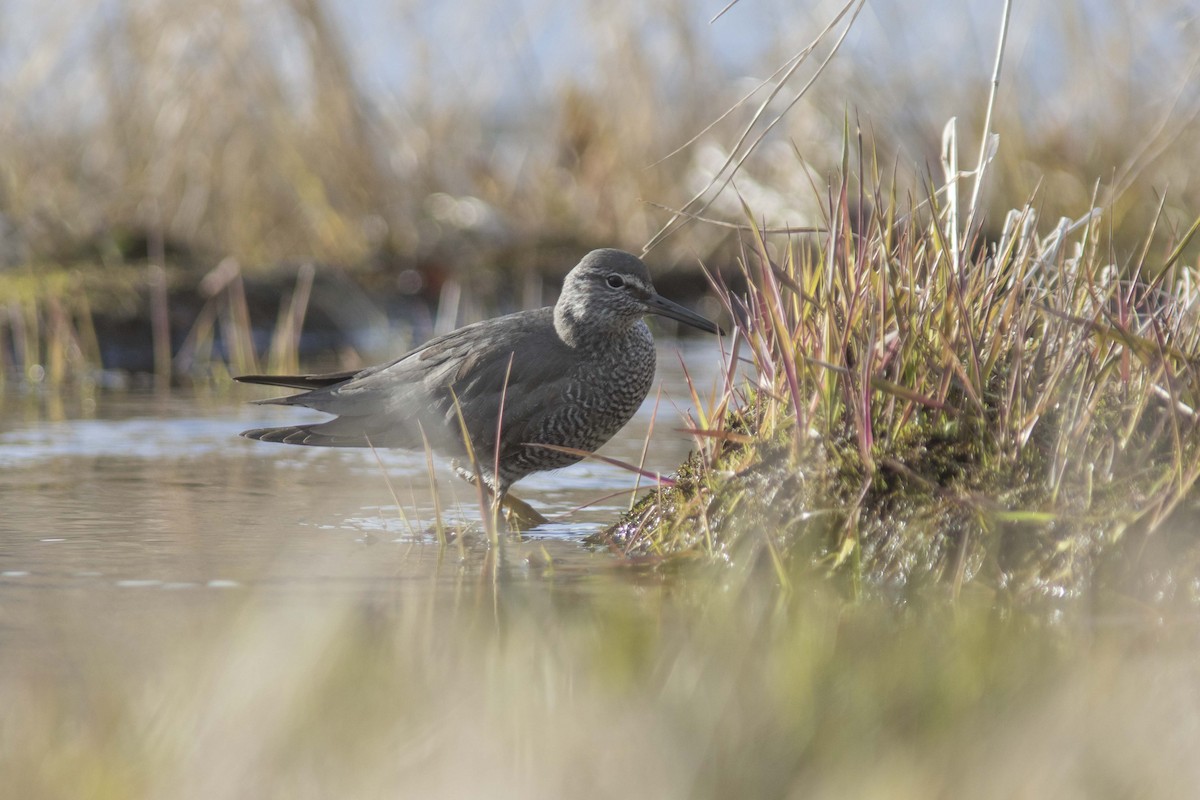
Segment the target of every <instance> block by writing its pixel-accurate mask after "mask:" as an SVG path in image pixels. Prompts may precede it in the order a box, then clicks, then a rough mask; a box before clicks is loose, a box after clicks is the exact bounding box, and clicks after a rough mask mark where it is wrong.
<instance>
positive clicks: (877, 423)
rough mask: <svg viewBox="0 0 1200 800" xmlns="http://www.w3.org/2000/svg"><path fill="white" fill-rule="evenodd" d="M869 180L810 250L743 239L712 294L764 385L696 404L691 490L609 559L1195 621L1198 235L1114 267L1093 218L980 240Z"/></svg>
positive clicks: (639, 515) (634, 518)
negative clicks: (1108, 589) (1142, 610)
mask: <svg viewBox="0 0 1200 800" xmlns="http://www.w3.org/2000/svg"><path fill="white" fill-rule="evenodd" d="M858 144H859V145H860V149H861V142H860V143H858ZM847 145H849V142H847ZM847 152H850V148H849V147H847ZM863 166H864V165H863V164H862V163H859V164H858V166H857V171H856V172H852V171H851V170H850V169H849V168H847V169H846V171H844V172H843V173H842V174H843V176H844V177H843V178H842V179H841V181H840V185H839V184H838V183H837V182H835V184H834V186H833V188H832V190H831V191H830V193H829V200H828V203H827V207H826V213H825V219H824V225H823V226H822V227H823V228H824V229H825V232H824V233H821V234H818V235H807V236H796V235H788V234H787V233H786V232H768V231H764V230H761V229H758V228H751V229H750V230H748V231H747V233H746V235H745V239H744V241H745V249H744V252H743V259H742V264H743V277H744V279H745V282H746V284H747V285H748V286H749V289H748V293H747V294H744V295H743V294H739V293H736V292H733V291H730V290H729V289H727V288H725V286H724V285H723V283H721V282H720V281H719V280H717V281H715V283H714V286H715V288H716V290H717V291H718V293H719V294H720V296H721V297H722V298H723V302H724V304H725V306H726V308H727V309H728V311H729V313H730V315H731V316H732V317H733V318H734V319H735V320H736V327H735V330H734V333H733V337H732V338H731V340H730V343H729V359H730V363H731V364H732V363H733V362H735V361H737V360H740V359H745V360H748V361H749V362H751V363H752V365H753V372H754V378H753V379H752V381H751V384H750V385H748V386H740V385H738V383H737V382H736V381H734V380H732V379H731V380H729V381H727V382H726V384H725V387H724V391H723V393H719V394H718V396H716V397H714V398H711V399H710V400H709V402H708V406H707V408H708V410H707V412H706V413H702V414H701V416H702V418H700V419H697V420H695V421H694V426H693V427H694V428H695V429H696V435H697V438H698V441H699V442H700V443H701V445H702V450H701V452H700V453H699V454H698V455H697V456H696V457H695V458H694V459H693V460H692V461H691V462H690V463H689V464H688V465H687V466H686V468H685V471H684V473H683V478H682V479H681V480H680V481H679V482H678V483H677V484H676V485H675V486H674V487H673V488H669V489H664V490H661V491H659V492H657V493H655V494H652V495H650V496H649V497H647V498H646V499H645V500H644V501H643V502H642V504H641V506H640V507H639V508H637V509H635V511H634V512H633V513H632V514H631V515H630V517H629V518H627V519H626V520H625V521H624V522H622V523H621V524H620V525H618V526H616V527H614V528H613V529H612V530H611V531H609V533H608V535H607V537H606V541H608V542H609V543H610V544H612V545H614V546H617V547H619V548H620V549H621V550H622V551H623V552H626V553H630V554H635V553H636V554H664V553H678V552H685V551H703V552H705V553H707V554H709V555H717V556H723V557H734V558H747V557H750V558H757V557H760V556H761V557H763V558H769V559H771V560H773V561H774V562H775V564H776V566H777V568H778V569H779V571H780V575H781V576H782V577H783V579H784V580H785V581H786V579H787V575H788V574H789V573H790V571H791V566H794V565H796V564H803V565H807V566H808V567H816V568H818V569H820V570H824V571H828V572H830V573H833V574H836V575H840V576H842V577H843V578H844V579H845V580H846V581H847V582H848V583H849V584H850V585H851V586H852V587H853V588H854V590H855V591H863V590H866V589H867V588H868V587H869V588H870V589H871V590H873V591H883V592H888V591H903V590H904V587H906V586H908V585H910V584H914V583H915V584H917V585H922V584H926V583H928V582H930V581H935V580H944V581H945V582H946V583H947V584H948V585H950V586H951V587H952V589H953V591H954V592H956V593H957V592H958V591H959V590H960V589H961V587H962V586H963V585H964V584H965V583H969V582H972V581H978V582H980V583H982V584H984V585H986V586H988V587H990V588H991V589H993V590H997V591H999V592H1001V593H1003V594H1006V595H1013V596H1017V597H1021V596H1026V595H1030V594H1033V595H1040V596H1045V597H1051V596H1053V597H1061V596H1064V595H1075V594H1079V593H1082V592H1084V591H1085V590H1087V589H1088V588H1090V587H1092V586H1094V585H1095V584H1097V583H1099V582H1102V581H1105V580H1110V581H1116V582H1117V583H1119V584H1120V585H1121V586H1122V587H1124V588H1125V589H1129V588H1130V587H1129V586H1127V585H1126V582H1127V581H1128V580H1132V575H1133V574H1136V575H1140V576H1142V577H1143V578H1144V577H1145V576H1146V575H1148V574H1156V575H1157V578H1156V579H1155V583H1156V584H1157V585H1156V586H1153V587H1147V586H1139V589H1138V593H1139V594H1140V593H1141V592H1143V591H1144V592H1148V594H1149V595H1153V596H1156V597H1158V598H1159V599H1163V597H1164V593H1165V595H1168V596H1170V597H1172V598H1175V599H1180V600H1186V601H1187V602H1194V601H1195V600H1196V599H1197V598H1196V597H1195V589H1194V578H1195V577H1196V576H1197V575H1198V574H1200V549H1198V548H1197V547H1196V543H1195V542H1194V537H1193V536H1192V535H1191V530H1192V529H1193V527H1194V525H1193V522H1194V520H1195V516H1196V513H1197V509H1196V502H1197V496H1196V492H1195V491H1194V487H1195V484H1196V480H1197V477H1200V466H1197V465H1198V464H1200V414H1198V413H1197V411H1196V410H1195V409H1196V408H1197V406H1198V403H1200V374H1198V373H1197V368H1198V367H1200V325H1198V324H1197V323H1198V321H1200V319H1198V316H1197V315H1198V313H1200V311H1198V309H1200V306H1198V305H1197V297H1196V292H1197V278H1198V275H1197V272H1196V270H1195V268H1194V267H1193V266H1192V265H1190V264H1187V263H1184V262H1183V260H1182V259H1181V253H1183V252H1184V250H1185V248H1186V246H1187V245H1188V243H1189V242H1190V241H1191V239H1192V238H1193V236H1194V235H1195V234H1196V231H1197V228H1198V227H1200V221H1198V222H1197V223H1196V224H1193V225H1192V226H1191V227H1190V229H1173V230H1169V231H1167V237H1166V242H1165V245H1164V246H1163V247H1161V248H1156V247H1154V246H1152V244H1151V242H1152V241H1153V240H1154V237H1155V235H1156V233H1162V232H1161V231H1158V232H1156V231H1147V236H1146V243H1145V246H1144V247H1143V248H1141V249H1140V250H1139V251H1137V252H1135V253H1133V254H1130V255H1126V256H1118V255H1117V253H1118V252H1119V251H1118V249H1117V248H1116V247H1115V246H1114V243H1113V241H1112V239H1111V236H1110V234H1111V225H1110V222H1109V216H1108V212H1107V210H1106V209H1103V208H1095V209H1093V210H1092V211H1090V212H1088V213H1086V214H1084V215H1083V216H1082V217H1081V218H1079V219H1077V220H1074V221H1072V220H1067V219H1063V220H1061V221H1060V222H1058V223H1056V224H1049V225H1048V224H1046V222H1045V221H1044V220H1043V219H1042V218H1041V217H1040V214H1039V209H1038V201H1037V198H1033V199H1031V201H1030V202H1029V203H1028V204H1026V205H1024V206H1023V207H1021V208H1017V209H1014V210H1013V211H1011V212H1010V213H1009V214H1008V215H1007V216H1005V218H1004V222H1003V225H1002V226H999V227H1000V230H1001V233H1000V235H999V236H998V238H996V239H987V238H985V237H983V236H982V235H981V234H980V233H979V230H980V227H981V226H980V225H979V223H978V221H976V220H973V219H972V216H970V215H968V214H967V213H965V211H964V213H963V214H962V215H960V214H959V207H958V205H957V204H956V202H955V201H954V200H948V199H947V198H948V197H950V198H953V197H956V196H957V195H955V194H954V191H956V190H957V189H958V187H957V186H955V184H954V182H953V181H952V182H951V183H950V184H948V185H947V187H945V188H944V189H943V190H941V191H940V192H933V191H932V190H931V191H930V193H929V194H928V195H927V196H926V197H925V199H924V201H919V200H917V199H915V198H911V197H910V198H900V197H897V196H896V195H895V194H890V195H889V194H885V191H886V190H885V189H883V188H881V187H882V186H883V181H882V180H881V178H880V175H879V171H878V167H877V166H875V165H872V164H869V163H868V164H866V169H865V170H864V168H863ZM964 183H965V182H964ZM962 207H963V208H964V209H966V208H967V206H966V204H965V203H964V204H963V206H962ZM750 214H752V209H751V210H750ZM857 220H863V221H862V223H861V224H860V223H857V222H856V221H857ZM852 223H854V224H852ZM1117 259H1120V260H1117ZM732 372H733V370H732V369H731V370H730V374H731V375H732ZM789 565H791V566H789ZM1135 582H1136V581H1135Z"/></svg>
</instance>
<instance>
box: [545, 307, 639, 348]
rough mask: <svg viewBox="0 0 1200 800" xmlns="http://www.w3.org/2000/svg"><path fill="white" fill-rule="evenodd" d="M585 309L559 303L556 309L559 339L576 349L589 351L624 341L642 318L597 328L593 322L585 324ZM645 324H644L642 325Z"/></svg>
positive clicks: (555, 319)
mask: <svg viewBox="0 0 1200 800" xmlns="http://www.w3.org/2000/svg"><path fill="white" fill-rule="evenodd" d="M582 312H583V309H581V308H578V307H576V306H574V305H572V304H564V303H559V304H558V305H556V306H555V307H554V330H555V331H556V332H557V333H558V338H560V339H562V341H563V342H564V343H565V344H566V345H567V346H568V347H572V348H575V349H581V350H588V349H591V348H594V347H602V346H608V347H611V343H612V342H613V340H614V339H623V338H625V337H627V336H629V334H630V333H631V332H632V331H633V329H634V328H636V327H637V325H638V323H639V322H641V318H640V317H639V318H636V319H631V320H619V321H618V320H614V321H613V324H611V325H604V326H597V325H596V324H594V322H593V321H588V322H584V321H583V319H582V316H583V314H582ZM642 324H643V325H644V324H645V323H644V322H643V323H642Z"/></svg>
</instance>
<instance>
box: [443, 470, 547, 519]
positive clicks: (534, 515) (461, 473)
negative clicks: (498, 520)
mask: <svg viewBox="0 0 1200 800" xmlns="http://www.w3.org/2000/svg"><path fill="white" fill-rule="evenodd" d="M452 466H453V467H454V472H455V473H456V474H457V475H458V477H460V478H462V479H463V480H464V481H466V482H467V483H469V484H471V485H472V486H478V485H480V483H482V485H483V487H484V489H485V490H486V491H487V493H488V496H489V498H491V497H494V490H493V489H492V487H491V486H488V484H487V482H486V481H481V482H477V481H476V478H475V473H473V472H471V470H469V469H467V468H466V467H464V466H463V465H462V464H459V463H458V462H457V461H455V462H453V464H452ZM499 499H500V507H501V509H502V510H503V511H504V519H505V521H506V522H507V523H508V528H509V530H511V531H515V532H520V531H527V530H530V529H531V528H536V527H537V526H539V525H545V524H546V523H547V522H549V521H550V520H548V519H546V518H545V517H544V516H542V515H541V514H540V513H539V512H538V510H537V509H536V508H534V507H533V506H531V505H529V503H526V502H525V501H524V500H522V499H521V498H519V497H517V496H515V495H513V494H512V493H511V492H509V491H508V490H505V491H503V492H501V493H500V498H499Z"/></svg>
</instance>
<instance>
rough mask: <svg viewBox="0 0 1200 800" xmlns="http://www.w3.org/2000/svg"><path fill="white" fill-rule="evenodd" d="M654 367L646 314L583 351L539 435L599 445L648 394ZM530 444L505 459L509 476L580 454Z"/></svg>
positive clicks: (587, 446) (515, 477)
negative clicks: (619, 334)
mask: <svg viewBox="0 0 1200 800" xmlns="http://www.w3.org/2000/svg"><path fill="white" fill-rule="evenodd" d="M654 368H655V354H654V338H653V337H652V336H651V335H650V329H649V328H648V327H647V326H646V323H645V321H642V320H639V321H638V322H637V323H636V324H634V325H633V326H631V327H630V328H629V330H628V332H627V333H626V335H625V336H624V337H623V341H621V342H620V343H614V342H612V341H608V342H604V343H600V342H597V343H596V347H594V348H588V349H586V350H582V351H580V352H579V358H578V360H577V361H576V363H575V364H574V365H572V367H571V373H572V376H571V377H572V380H570V381H568V382H567V388H566V390H565V391H564V394H563V397H562V398H561V399H560V401H559V403H558V408H557V410H555V411H554V412H552V413H551V414H549V415H547V417H546V419H545V423H544V424H543V425H542V426H541V428H540V429H539V430H538V431H537V432H536V436H535V437H534V441H536V442H548V443H554V444H563V443H567V442H569V443H570V446H571V447H574V448H577V449H580V450H596V449H597V448H599V447H600V446H601V445H603V444H604V443H605V442H607V441H608V440H609V439H611V438H612V437H613V436H614V435H616V433H617V431H619V430H621V428H623V427H624V426H625V423H627V422H628V421H629V420H630V418H632V417H633V415H634V413H635V412H636V411H637V410H638V407H639V406H641V404H642V401H643V400H645V399H646V395H647V394H649V392H650V387H651V385H652V384H653V383H654ZM524 450H525V452H523V453H520V454H514V458H513V459H511V460H506V461H505V462H503V463H502V465H501V472H503V473H505V477H506V478H508V479H509V480H514V481H515V480H520V478H521V477H524V476H525V475H527V474H529V473H530V472H533V471H536V470H544V469H556V468H558V467H565V466H568V465H570V464H574V463H575V462H576V461H578V460H579V458H578V457H576V456H572V455H569V454H566V453H555V452H553V451H550V450H544V449H541V448H525V449H524Z"/></svg>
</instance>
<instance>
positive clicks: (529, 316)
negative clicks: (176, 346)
mask: <svg viewBox="0 0 1200 800" xmlns="http://www.w3.org/2000/svg"><path fill="white" fill-rule="evenodd" d="M558 348H563V349H565V348H566V345H564V344H563V343H562V342H561V341H560V340H559V338H558V336H557V335H556V334H555V333H554V327H553V317H552V311H551V309H539V310H537V311H528V312H522V313H520V314H514V315H510V316H508V317H501V318H499V319H494V320H486V321H484V322H480V323H476V324H474V325H468V326H466V327H463V328H459V329H458V330H456V331H453V332H451V333H449V334H446V335H445V336H440V337H438V338H436V339H433V340H431V341H429V342H428V343H426V344H425V345H424V346H422V347H420V348H418V349H416V350H413V351H411V352H409V353H407V354H406V355H404V356H402V357H400V358H399V359H397V360H395V361H393V362H391V363H389V364H383V365H380V366H376V367H370V368H368V369H365V370H361V371H359V372H356V373H342V374H340V375H339V376H337V377H339V378H340V379H339V380H337V381H334V382H321V381H324V380H327V379H329V378H333V377H335V376H284V377H280V378H278V379H277V380H275V381H273V383H274V384H275V385H284V386H295V387H296V388H310V391H307V392H303V393H301V394H297V395H291V396H289V397H281V398H274V399H271V400H266V401H260V402H267V403H277V404H280V405H299V406H305V407H308V408H313V409H316V410H318V411H324V412H327V413H331V414H336V415H338V416H337V418H336V419H332V420H329V421H328V422H323V423H317V424H313V425H305V426H294V427H291V428H279V429H264V430H263V431H254V432H247V433H248V434H249V433H256V434H259V435H258V436H255V437H252V438H265V439H267V440H269V441H284V440H286V441H288V442H292V443H297V444H337V445H342V446H345V445H346V444H349V443H351V442H352V441H355V440H357V441H358V442H360V443H365V439H366V438H369V439H370V441H371V443H372V444H374V445H377V446H380V447H415V448H420V447H421V446H422V444H423V437H422V432H424V434H425V436H426V437H427V438H428V439H429V441H430V443H431V444H433V445H434V446H438V445H441V446H442V447H449V448H453V449H455V450H461V436H459V435H458V431H459V430H460V427H459V423H458V413H459V410H460V409H461V413H462V416H463V419H465V420H466V421H467V427H468V430H469V431H470V433H471V438H472V440H473V442H475V443H476V444H479V443H483V442H488V443H490V442H491V441H492V440H493V438H494V437H495V434H496V431H495V429H494V426H495V419H496V416H497V414H498V412H499V410H500V405H501V398H502V396H503V402H504V418H505V420H512V421H513V422H512V425H511V426H509V425H506V427H505V433H504V440H505V441H519V440H520V437H521V435H522V434H523V432H524V429H526V428H529V427H530V426H531V425H536V424H537V423H538V421H539V420H540V416H541V412H540V410H539V409H540V408H545V407H547V406H551V407H552V406H553V405H554V389H555V387H556V386H559V385H561V384H562V383H563V382H564V379H565V374H564V373H565V370H564V369H563V364H564V363H569V361H566V360H564V359H563V358H561V357H558V355H559V354H558ZM510 358H511V369H510V366H509V362H510ZM251 377H252V378H259V377H269V376H251ZM250 382H255V383H267V382H268V381H266V380H253V381H250ZM456 400H457V408H456V407H455V403H456ZM269 431H274V433H271V432H269ZM514 437H515V438H514Z"/></svg>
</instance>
